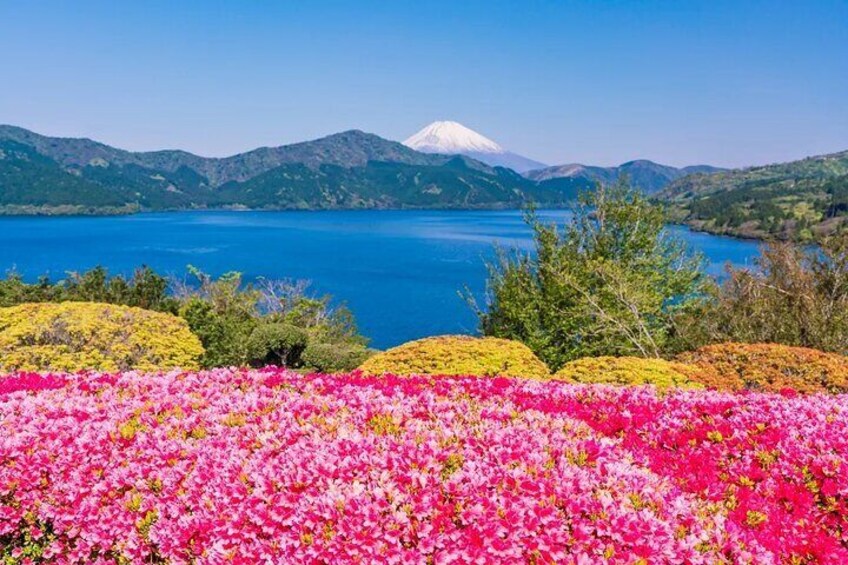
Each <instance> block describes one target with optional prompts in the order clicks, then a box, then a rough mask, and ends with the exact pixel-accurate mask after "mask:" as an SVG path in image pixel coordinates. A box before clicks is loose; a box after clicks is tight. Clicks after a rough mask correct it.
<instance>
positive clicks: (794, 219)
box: [657, 151, 848, 239]
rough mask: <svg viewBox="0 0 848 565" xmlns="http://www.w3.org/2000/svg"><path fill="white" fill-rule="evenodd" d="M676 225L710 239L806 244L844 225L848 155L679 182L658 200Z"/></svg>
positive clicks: (847, 215) (847, 210) (701, 175)
mask: <svg viewBox="0 0 848 565" xmlns="http://www.w3.org/2000/svg"><path fill="white" fill-rule="evenodd" d="M657 197H658V198H661V199H664V200H667V201H669V202H670V203H671V205H672V209H673V211H674V212H675V214H676V215H677V217H678V219H679V220H681V221H683V222H685V223H687V224H688V225H690V226H692V227H694V228H696V229H701V230H704V231H710V232H714V233H724V234H730V235H738V236H744V237H755V238H770V237H778V238H785V239H788V238H800V239H810V238H813V237H815V236H817V235H821V234H826V233H829V232H831V231H833V230H834V229H836V228H837V227H838V226H840V225H842V224H844V223H846V218H848V151H843V152H841V153H833V154H830V155H821V156H817V157H808V158H807V159H802V160H800V161H792V162H789V163H779V164H774V165H765V166H760V167H750V168H747V169H736V170H732V171H724V172H718V173H712V174H704V173H697V174H692V175H688V176H686V177H683V178H681V179H679V180H677V181H675V182H673V183H671V184H670V185H669V186H668V187H666V188H665V189H664V190H663V191H662V192H661V193H659V194H658V195H657Z"/></svg>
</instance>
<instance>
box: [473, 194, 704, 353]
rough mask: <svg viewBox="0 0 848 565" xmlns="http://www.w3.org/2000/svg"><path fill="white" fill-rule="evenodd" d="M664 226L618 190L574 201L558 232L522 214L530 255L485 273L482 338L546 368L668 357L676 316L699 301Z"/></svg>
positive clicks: (504, 260)
mask: <svg viewBox="0 0 848 565" xmlns="http://www.w3.org/2000/svg"><path fill="white" fill-rule="evenodd" d="M667 219H668V218H667V216H666V214H665V213H664V210H663V209H662V208H661V207H659V206H656V205H654V204H653V203H651V202H650V201H648V200H647V198H646V197H645V196H644V195H642V194H641V193H639V192H637V191H635V190H633V189H631V188H629V187H628V186H627V184H626V182H625V181H622V183H620V184H618V185H617V186H612V187H598V189H597V190H595V191H592V192H587V193H583V194H581V200H580V205H578V206H577V207H576V208H575V209H574V214H573V217H572V218H571V219H570V220H569V221H568V222H567V223H566V224H565V225H564V226H562V227H559V226H556V225H547V224H545V223H543V222H542V221H541V220H539V219H538V218H537V217H536V216H535V215H533V214H530V215H529V218H528V223H529V224H530V227H532V228H533V231H534V235H535V252H533V253H522V252H518V251H516V252H515V254H506V253H504V252H500V254H499V261H497V262H495V263H494V264H490V265H489V280H488V284H487V286H488V295H487V304H486V308H482V309H478V314H479V317H480V325H481V329H482V332H483V334H484V335H489V336H494V337H502V338H507V339H514V340H518V341H521V342H522V343H525V344H527V345H528V346H529V347H530V349H532V350H533V352H535V353H536V354H537V355H538V356H539V357H540V358H541V359H542V360H543V361H545V362H546V363H548V365H550V366H551V367H553V368H558V367H561V366H562V365H563V364H565V363H566V362H568V361H571V360H574V359H578V358H581V357H587V356H599V355H615V356H619V355H631V356H638V357H658V356H659V355H660V354H661V353H665V352H668V351H675V352H676V351H677V350H678V349H679V347H678V345H677V344H676V342H675V339H676V337H675V326H674V320H675V315H676V312H677V311H679V310H681V309H684V308H686V307H688V306H689V304H690V302H692V301H693V300H696V299H697V297H698V295H699V294H700V293H701V291H702V287H703V283H704V281H705V275H704V272H703V261H702V259H701V258H700V257H698V256H692V255H689V254H688V251H687V249H686V247H685V245H684V244H683V242H682V241H681V240H679V239H676V238H673V237H671V236H670V235H669V234H668V232H667V231H666V221H667Z"/></svg>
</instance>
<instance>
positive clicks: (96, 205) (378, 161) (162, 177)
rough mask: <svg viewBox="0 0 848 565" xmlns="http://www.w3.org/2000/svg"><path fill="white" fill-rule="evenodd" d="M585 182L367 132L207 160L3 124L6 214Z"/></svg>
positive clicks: (474, 193) (334, 202)
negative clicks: (529, 175)
mask: <svg viewBox="0 0 848 565" xmlns="http://www.w3.org/2000/svg"><path fill="white" fill-rule="evenodd" d="M587 185H588V183H586V182H585V181H583V180H580V179H574V180H571V179H569V180H567V181H566V182H561V181H560V182H551V183H536V182H534V181H531V180H528V179H526V178H524V177H522V176H521V175H519V174H517V173H515V172H514V171H512V170H510V169H505V168H501V167H491V166H489V165H485V164H483V163H481V162H479V161H476V160H474V159H470V158H468V157H461V156H450V155H433V154H425V153H419V152H418V151H415V150H413V149H410V148H408V147H406V146H404V145H402V144H400V143H396V142H394V141H389V140H386V139H383V138H381V137H379V136H377V135H373V134H369V133H365V132H362V131H358V130H351V131H346V132H342V133H338V134H334V135H330V136H327V137H324V138H321V139H317V140H314V141H307V142H303V143H296V144H291V145H284V146H280V147H262V148H258V149H255V150H253V151H249V152H246V153H241V154H238V155H234V156H231V157H224V158H206V157H200V156H198V155H194V154H191V153H188V152H185V151H176V150H168V151H153V152H131V151H125V150H122V149H117V148H114V147H111V146H109V145H105V144H103V143H99V142H96V141H92V140H90V139H75V138H55V137H47V136H43V135H39V134H36V133H34V132H31V131H28V130H26V129H23V128H19V127H15V126H0V213H6V214H10V213H29V214H32V213H34V214H62V213H129V212H134V211H138V210H172V209H193V208H212V207H216V208H238V207H243V208H254V209H330V208H332V209H340V208H508V207H519V206H522V205H523V204H524V203H526V202H527V201H534V202H536V203H538V204H541V205H549V206H559V205H564V204H566V203H567V202H568V201H570V200H571V199H573V197H574V195H575V193H576V191H577V189H578V188H582V187H585V186H587Z"/></svg>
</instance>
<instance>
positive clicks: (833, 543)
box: [0, 369, 848, 565]
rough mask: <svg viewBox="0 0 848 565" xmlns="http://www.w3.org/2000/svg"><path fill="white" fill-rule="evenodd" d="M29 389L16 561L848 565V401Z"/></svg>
mask: <svg viewBox="0 0 848 565" xmlns="http://www.w3.org/2000/svg"><path fill="white" fill-rule="evenodd" d="M11 378H13V379H18V382H19V385H18V386H17V387H14V388H13V389H12V390H11V391H8V392H5V393H2V394H0V430H3V432H2V433H0V563H4V565H5V564H9V563H58V564H60V565H61V564H68V563H99V564H105V563H165V562H167V563H197V564H207V563H209V564H211V563H216V564H217V563H237V564H245V563H420V564H424V563H440V564H441V563H553V562H558V563H576V564H589V563H621V564H634V563H642V564H645V563H693V564H697V563H749V564H778V563H833V564H836V563H845V562H847V561H848V473H845V472H844V470H845V468H846V467H845V465H846V464H847V463H848V397H846V396H841V395H833V396H828V395H810V396H803V395H789V394H785V395H769V394H755V393H749V394H744V395H730V394H724V393H719V392H714V391H706V390H693V391H679V390H671V391H669V392H668V393H667V394H664V395H662V396H658V395H657V394H656V393H655V389H653V388H651V387H609V386H603V385H571V384H566V383H563V382H558V381H537V380H527V379H506V378H476V377H459V378H433V377H404V378H398V377H394V376H390V375H389V376H384V377H379V378H374V377H366V376H360V375H359V374H352V375H344V374H341V375H335V376H327V375H308V376H304V375H299V374H296V373H293V372H287V371H284V370H279V369H265V370H252V371H247V370H244V371H232V370H223V369H218V370H213V371H208V372H201V373H180V372H172V373H167V374H164V375H162V376H161V377H159V378H157V379H150V378H146V376H145V375H143V374H136V373H124V374H102V375H100V374H88V375H73V376H55V377H53V378H54V379H56V380H55V382H54V383H53V385H54V386H51V387H45V386H42V385H43V383H41V381H35V380H32V381H31V382H30V380H28V379H30V377H28V376H21V377H11ZM28 383H30V385H31V386H29V385H28ZM57 386H58V387H60V388H56V387H57Z"/></svg>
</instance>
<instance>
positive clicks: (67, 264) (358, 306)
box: [0, 211, 758, 348]
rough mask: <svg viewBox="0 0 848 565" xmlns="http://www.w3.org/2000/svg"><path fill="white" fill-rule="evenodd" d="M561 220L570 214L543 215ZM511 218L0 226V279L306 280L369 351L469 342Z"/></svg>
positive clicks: (193, 217) (398, 215)
mask: <svg viewBox="0 0 848 565" xmlns="http://www.w3.org/2000/svg"><path fill="white" fill-rule="evenodd" d="M540 216H541V217H542V218H543V219H546V220H551V221H562V220H563V219H565V218H567V217H568V212H567V211H542V212H540ZM670 229H671V230H672V231H674V232H675V233H677V234H678V235H680V236H681V237H683V238H684V239H685V240H687V241H688V242H689V244H690V245H691V246H692V248H693V249H696V250H699V251H701V252H702V253H704V255H705V256H706V257H707V258H708V259H709V261H710V271H711V272H712V273H713V274H719V273H720V272H721V271H722V270H723V268H724V267H723V265H724V264H725V263H726V262H730V263H733V264H735V265H744V264H750V263H751V259H752V258H753V257H754V256H755V255H756V254H757V251H758V246H757V244H756V243H754V242H750V241H743V240H738V239H732V238H727V237H718V236H712V235H708V234H702V233H694V232H690V231H688V230H686V229H685V228H681V227H672V228H670ZM530 235H531V234H530V231H529V229H528V228H527V227H526V226H525V224H524V222H523V221H522V216H521V212H519V211H332V212H225V211H214V212H173V213H157V214H138V215H134V216H117V217H58V218H30V217H21V218H14V217H8V218H0V269H2V270H9V269H15V270H16V271H18V272H19V273H21V274H22V275H23V276H24V277H25V278H26V279H27V280H35V279H36V278H37V277H38V276H39V275H42V274H48V275H50V276H51V277H52V278H54V279H59V278H62V277H63V276H64V274H65V272H67V271H83V270H86V269H89V268H91V267H94V266H96V265H104V266H105V267H108V268H109V270H110V272H112V273H123V274H129V273H131V272H132V270H133V269H134V268H135V267H137V266H139V265H142V264H144V265H149V266H151V267H153V268H154V269H156V270H157V271H159V272H163V273H169V274H174V275H177V276H180V277H182V276H184V275H185V274H186V266H187V265H189V264H191V265H194V266H196V267H198V268H200V269H201V270H203V271H205V272H207V273H210V274H212V275H220V274H222V273H224V272H227V271H240V272H242V273H243V274H244V275H245V277H246V278H247V279H254V278H256V277H265V278H269V279H276V278H295V279H309V280H311V281H312V283H313V286H312V288H313V290H314V291H315V292H317V293H320V294H324V293H329V294H332V295H333V296H334V297H335V299H336V300H337V301H341V302H345V303H346V304H347V305H348V306H349V307H350V309H351V310H352V311H353V313H354V314H355V316H356V319H357V322H358V324H359V326H360V329H361V330H362V332H363V333H364V334H365V335H367V336H369V337H370V338H371V339H372V345H373V346H374V347H378V348H385V347H390V346H392V345H397V344H399V343H402V342H404V341H408V340H410V339H415V338H419V337H423V336H428V335H436V334H445V333H473V332H474V331H475V328H476V320H475V317H474V315H473V313H472V311H471V309H470V308H469V307H468V305H467V304H466V303H465V301H464V300H463V299H462V298H461V297H460V295H459V292H460V290H462V289H463V288H464V287H466V286H467V287H468V288H470V289H471V290H472V291H473V292H475V293H478V294H481V293H482V291H483V289H484V285H485V274H486V271H485V265H484V261H485V259H487V258H491V257H492V254H493V244H495V243H498V244H500V245H502V246H506V247H520V248H524V249H529V248H530V245H531V239H530Z"/></svg>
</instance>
